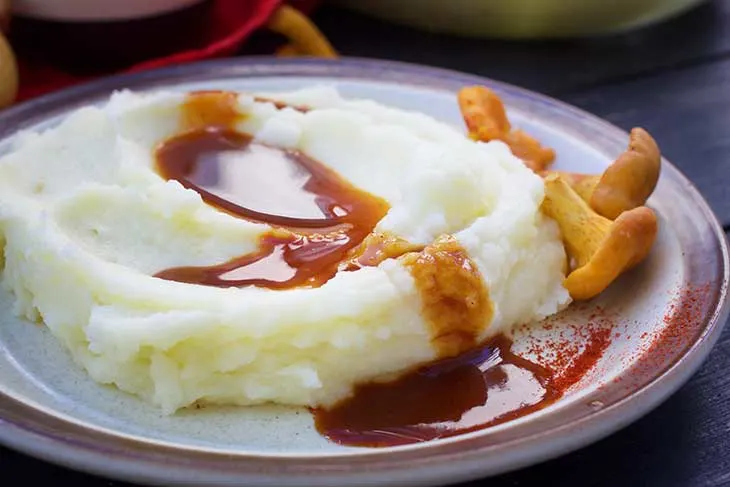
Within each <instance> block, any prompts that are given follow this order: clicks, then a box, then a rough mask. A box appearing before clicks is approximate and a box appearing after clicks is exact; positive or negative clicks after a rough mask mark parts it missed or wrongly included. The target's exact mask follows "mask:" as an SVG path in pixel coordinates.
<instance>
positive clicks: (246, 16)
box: [17, 0, 318, 101]
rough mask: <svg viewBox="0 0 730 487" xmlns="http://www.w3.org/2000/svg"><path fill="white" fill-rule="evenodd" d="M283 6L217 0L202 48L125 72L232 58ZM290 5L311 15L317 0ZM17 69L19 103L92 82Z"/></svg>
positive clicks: (25, 65)
mask: <svg viewBox="0 0 730 487" xmlns="http://www.w3.org/2000/svg"><path fill="white" fill-rule="evenodd" d="M281 3H283V2H282V0H214V4H213V7H212V8H213V10H212V14H211V15H210V21H209V22H210V23H209V26H208V27H207V28H206V29H205V30H204V32H205V33H204V35H203V36H202V38H201V45H200V46H199V47H196V48H194V49H190V50H187V51H181V52H178V53H174V54H171V55H168V56H164V57H161V58H156V59H150V60H147V61H143V62H141V63H138V64H136V65H134V66H131V67H129V68H127V69H126V70H123V72H136V71H143V70H148V69H154V68H160V67H163V66H169V65H173V64H180V63H189V62H194V61H201V60H205V59H212V58H217V57H223V56H230V55H233V54H235V53H236V51H237V50H238V49H239V48H240V47H241V46H242V45H243V43H244V42H245V41H246V39H248V38H249V36H250V35H251V34H252V33H253V32H254V31H256V30H257V29H259V28H261V27H263V26H264V25H265V24H266V21H267V20H268V19H269V17H271V15H272V14H273V13H274V12H275V11H276V9H277V7H279V5H280V4H281ZM289 3H290V4H292V5H293V6H294V7H296V8H297V9H299V10H301V11H302V12H304V13H309V12H310V11H311V10H312V9H313V8H314V7H315V6H316V4H317V3H318V0H292V1H290V2H289ZM18 69H19V72H20V91H19V93H18V98H17V101H23V100H27V99H28V98H32V97H35V96H38V95H42V94H44V93H48V92H50V91H54V90H58V89H61V88H65V87H68V86H71V85H73V84H77V83H80V82H84V81H89V80H91V79H92V78H91V77H81V76H74V75H71V74H69V73H65V72H63V71H61V70H59V69H57V68H55V67H53V66H50V65H41V64H37V63H30V62H27V61H24V60H23V59H19V60H18ZM108 74H115V73H108Z"/></svg>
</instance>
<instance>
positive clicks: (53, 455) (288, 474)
mask: <svg viewBox="0 0 730 487" xmlns="http://www.w3.org/2000/svg"><path fill="white" fill-rule="evenodd" d="M351 71H354V72H355V76H353V75H352V73H350V72H351ZM365 71H367V72H370V73H371V74H372V73H376V72H381V73H383V72H387V74H388V77H387V79H386V81H394V80H395V79H398V78H399V77H402V78H405V79H407V80H408V83H409V84H411V85H414V86H419V85H420V86H424V87H434V83H435V82H436V81H437V80H446V81H449V82H452V83H453V82H454V81H456V80H458V81H459V82H460V83H462V84H466V83H474V84H477V83H480V84H487V85H489V86H492V87H495V88H497V89H499V90H503V91H508V92H510V93H512V94H516V95H521V96H525V97H527V98H529V99H531V100H533V101H537V102H542V103H548V104H550V105H552V106H554V107H556V108H557V109H559V110H560V111H562V112H565V113H567V114H570V115H572V116H574V117H579V118H581V119H585V120H587V121H588V122H589V123H591V124H593V125H596V126H602V127H605V128H606V130H608V131H609V132H611V133H614V134H622V136H623V137H625V136H626V132H625V131H624V130H622V129H620V128H618V127H616V126H614V125H613V124H610V123H609V122H607V121H605V120H603V119H601V118H598V117H597V116H595V115H592V114H590V113H588V112H586V111H583V110H581V109H579V108H576V107H574V106H572V105H569V104H566V103H564V102H561V101H559V100H556V99H554V98H551V97H548V96H545V95H542V94H539V93H536V92H533V91H530V90H526V89H523V88H520V87H517V86H514V85H511V84H507V83H504V82H500V81H496V80H492V79H489V78H485V77H482V76H477V75H473V74H469V73H463V72H460V71H454V70H449V69H444V68H436V67H430V66H424V65H417V64H411V63H404V62H400V61H384V60H379V59H369V58H354V57H343V58H340V59H338V60H323V59H286V60H284V59H280V58H275V57H271V56H249V57H239V58H229V59H222V60H213V61H205V62H198V63H191V64H183V65H177V66H173V67H168V68H162V69H156V70H150V71H144V72H139V73H131V74H122V75H116V76H111V77H106V78H102V79H99V80H95V81H92V82H89V83H85V84H82V85H79V86H76V87H72V88H68V89H65V90H61V91H58V92H55V93H52V94H48V95H44V96H42V97H40V98H37V99H34V100H30V101H27V102H24V103H21V104H19V105H17V106H14V107H11V108H9V109H6V110H4V111H3V112H1V113H0V139H5V138H6V137H8V136H10V135H12V134H14V133H15V132H17V131H18V130H19V129H22V128H23V124H22V123H20V124H18V123H13V121H16V122H17V121H18V120H20V121H23V120H24V121H26V125H27V124H29V123H31V122H32V123H37V121H38V120H40V119H45V118H49V117H50V116H52V115H53V113H54V111H56V112H58V111H63V112H65V111H67V110H70V109H73V108H75V107H76V106H80V105H81V104H87V103H90V102H92V101H93V99H95V98H103V97H106V96H108V95H109V94H110V92H111V91H112V90H113V89H121V88H124V87H126V86H128V85H144V86H145V87H144V89H145V90H146V89H154V88H156V87H160V86H163V85H165V84H166V83H171V82H176V81H182V80H184V79H186V78H190V81H194V80H195V76H200V75H202V76H203V77H204V78H205V79H218V78H215V75H223V74H225V77H226V78H233V77H236V76H262V75H268V76H276V75H280V76H287V75H290V76H291V75H295V76H321V77H330V78H335V79H336V78H348V77H349V78H355V79H362V80H373V79H376V77H375V76H371V77H370V78H365V77H363V76H362V74H363V72H365ZM348 73H350V74H348ZM358 74H359V75H358ZM220 79H223V78H220ZM377 79H382V78H377ZM414 79H415V80H416V81H419V80H421V79H422V80H424V81H422V82H414ZM150 84H151V85H150ZM39 113H40V114H41V115H37V114H39ZM11 127H12V128H11ZM663 163H664V164H665V165H666V167H667V168H668V170H669V171H670V173H671V175H672V177H673V178H676V179H677V180H678V182H679V183H681V185H682V186H684V187H686V188H687V190H688V191H689V192H690V194H691V196H692V197H693V200H694V203H696V204H697V205H698V209H699V210H700V212H701V213H702V215H703V217H705V218H706V220H707V223H708V224H709V226H710V228H711V229H712V233H713V235H712V236H713V238H714V241H715V242H716V243H717V244H718V246H719V250H720V257H721V260H722V262H721V264H722V272H721V274H722V282H721V284H720V288H719V289H718V299H717V302H713V307H712V312H711V314H710V316H709V318H708V320H707V322H706V323H705V326H704V327H703V328H702V332H701V333H700V334H699V335H698V337H697V338H696V340H695V341H694V342H693V343H692V344H691V345H690V346H689V347H688V348H687V350H686V351H685V353H684V354H683V355H681V356H680V357H679V358H678V359H677V360H676V361H675V362H674V363H672V364H671V366H670V367H669V368H667V369H666V370H663V371H662V372H661V373H660V374H658V375H657V376H656V377H654V378H653V379H652V380H651V381H649V382H648V383H647V384H644V385H643V386H642V387H641V388H640V389H638V390H635V391H634V392H632V393H631V394H628V395H627V396H626V397H624V398H622V399H620V400H619V401H617V402H615V403H613V404H611V405H608V406H607V407H605V408H603V409H601V410H600V411H593V412H591V413H589V414H587V415H586V416H584V417H582V418H581V419H580V420H579V421H577V422H573V423H570V424H563V425H561V426H558V427H553V428H550V429H548V430H546V431H542V432H538V433H534V434H530V435H527V436H525V437H521V438H518V439H513V440H511V441H509V442H505V443H501V444H497V445H495V444H489V443H487V444H485V445H478V443H479V442H478V440H479V439H480V438H483V436H484V435H480V434H478V433H477V434H471V435H466V436H465V437H462V436H457V437H453V438H451V439H449V441H445V442H438V443H432V444H427V443H424V444H420V445H418V446H415V447H401V448H394V449H390V448H389V449H375V450H367V451H361V450H357V451H351V452H342V453H328V454H324V455H323V454H315V455H306V454H283V455H275V454H257V455H249V454H239V455H237V456H236V459H237V460H238V461H237V462H235V463H237V464H242V463H251V462H254V463H255V462H259V463H262V462H263V463H267V462H270V461H275V462H276V461H278V462H282V461H284V460H287V461H289V462H297V463H301V462H322V461H323V460H325V459H327V460H331V461H333V462H334V463H333V464H332V465H327V466H322V465H320V466H314V467H312V466H311V465H310V466H309V467H312V468H310V469H309V470H316V471H315V472H310V471H308V470H307V469H306V464H304V469H305V471H302V470H300V468H302V466H301V465H300V466H299V468H291V467H292V466H291V465H287V466H282V465H278V467H277V466H276V465H274V468H275V469H276V470H277V472H278V475H276V476H274V477H272V476H271V474H270V471H271V470H266V469H265V468H261V467H262V466H259V467H258V468H257V467H256V466H255V465H254V466H253V468H249V469H246V468H243V469H233V470H232V471H231V472H230V473H229V474H228V475H229V477H228V478H230V479H238V480H243V479H245V480H247V481H248V482H249V485H311V483H312V482H314V481H317V483H318V484H320V485H330V484H331V485H343V481H346V482H347V484H348V485H355V483H356V482H363V483H367V482H368V481H369V479H370V480H372V479H377V478H378V476H379V475H382V473H383V472H384V471H385V472H387V473H389V474H391V477H389V482H391V483H392V482H394V481H396V476H393V475H392V474H393V472H399V476H400V477H398V478H400V479H401V480H402V481H403V482H408V483H415V482H416V481H418V482H421V483H422V484H424V485H425V484H426V483H429V484H435V483H438V482H443V481H446V482H450V483H451V482H454V481H461V480H470V479H473V478H477V477H481V476H483V475H485V473H484V472H483V471H481V470H479V469H475V466H474V461H475V460H477V459H478V456H477V457H475V454H476V453H481V454H482V455H483V454H484V453H485V450H489V449H493V448H496V447H505V446H506V447H510V448H512V449H513V450H514V449H516V451H514V452H513V459H512V461H510V462H508V464H505V465H502V466H501V467H497V468H494V467H493V468H491V469H490V470H489V474H490V475H493V474H497V473H503V472H506V471H509V470H513V469H515V468H519V467H522V466H525V465H527V464H532V463H537V462H540V461H544V460H547V459H549V458H553V457H556V456H559V455H562V454H565V453H568V452H570V451H573V450H575V449H578V448H580V447H582V446H585V445H587V444H589V443H592V442H594V441H597V440H599V439H601V438H603V437H605V436H607V435H608V434H610V433H612V432H613V431H616V430H617V429H619V428H622V427H623V426H625V425H627V424H629V423H630V422H633V421H635V420H636V419H638V418H639V417H641V416H643V415H644V414H646V413H647V412H649V411H650V410H652V409H654V408H655V407H656V406H657V405H658V404H660V403H661V402H663V401H664V399H666V398H667V397H668V396H669V395H670V394H671V393H673V392H674V391H676V390H677V389H678V388H679V387H680V386H681V385H683V384H684V383H685V382H686V381H687V380H688V379H689V377H690V376H691V375H693V374H694V372H695V371H696V370H697V369H698V368H699V366H700V365H701V364H702V363H703V362H704V360H705V358H706V357H707V355H708V354H709V351H710V350H711V348H712V347H713V346H714V344H715V343H716V341H717V339H718V338H719V335H720V332H721V331H722V329H723V327H724V326H725V322H726V320H727V316H728V312H729V303H728V281H729V280H730V265H729V258H728V246H727V238H726V235H725V233H724V230H723V229H722V226H721V225H720V223H719V221H718V219H717V217H716V215H715V214H714V213H713V212H712V210H711V209H710V207H709V205H708V204H707V202H706V200H705V199H704V197H703V196H702V195H701V193H700V192H699V191H698V190H697V188H696V187H695V186H694V184H693V183H691V182H690V181H689V180H688V179H687V178H686V177H685V176H684V174H682V173H681V172H680V171H679V170H678V169H677V168H676V167H675V166H673V165H672V164H671V163H669V162H668V161H666V160H664V161H663ZM665 172H666V171H665ZM642 398H643V400H641V399H642ZM13 403H18V401H16V400H15V399H12V398H9V397H8V396H5V395H4V394H2V393H0V443H2V444H5V445H6V446H9V447H11V448H14V449H16V450H19V451H22V452H24V453H27V454H30V455H33V456H36V457H39V458H42V459H44V460H46V461H49V462H52V463H58V464H62V465H64V466H67V467H71V468H74V469H78V470H83V471H87V472H90V473H94V474H97V475H102V476H104V477H113V478H119V479H124V480H130V479H131V480H136V481H144V482H148V483H158V482H165V481H168V480H169V479H170V474H171V473H172V472H170V465H171V464H172V463H171V459H170V458H169V457H167V456H165V455H160V453H159V452H149V451H145V452H144V453H145V454H144V455H140V454H139V451H138V446H139V445H136V443H138V441H137V440H131V442H130V441H127V440H125V439H121V440H120V437H119V436H116V435H114V434H111V435H110V434H108V433H106V432H102V431H101V430H98V431H94V432H93V433H94V434H95V435H97V436H99V437H98V438H94V439H95V440H96V441H97V443H95V442H94V441H93V440H94V439H92V441H91V442H90V444H88V443H86V442H84V441H80V440H81V439H80V438H79V437H78V436H76V435H58V434H54V430H53V428H50V430H49V429H48V424H49V423H50V424H51V426H58V425H55V424H54V422H57V421H58V422H61V421H60V420H58V419H57V417H56V416H54V415H51V417H50V418H49V417H47V416H48V414H47V413H44V412H43V411H42V410H40V409H36V410H34V411H31V413H32V414H28V412H27V411H26V412H25V414H24V415H21V419H18V418H12V417H11V418H10V419H8V416H9V415H8V411H9V410H10V411H15V410H16V409H20V410H21V412H22V410H23V408H26V409H27V406H26V405H24V404H13ZM634 403H639V404H640V405H641V407H638V408H634V409H633V410H631V405H632V404H634ZM627 410H628V412H627ZM3 413H4V414H3ZM44 420H45V421H46V423H43V421H44ZM34 421H39V422H40V423H39V422H34ZM60 426H61V427H63V426H66V427H69V426H72V429H73V427H77V428H81V429H82V430H83V429H84V427H83V426H79V425H78V424H71V425H68V424H65V423H64V424H62V425H60ZM568 432H570V433H568ZM81 433H82V436H83V431H82V432H81ZM87 433H88V431H87ZM98 433H101V434H98ZM556 434H558V435H561V436H565V437H568V438H569V441H563V444H562V446H560V447H555V445H554V444H553V445H552V447H551V448H545V445H542V448H541V449H540V448H538V447H540V446H541V445H540V442H541V441H542V442H543V443H544V442H545V438H546V437H551V436H554V435H556ZM99 438H101V440H100V439H99ZM39 440H40V441H39ZM105 441H115V442H117V443H122V444H121V445H117V450H116V451H114V449H112V448H109V447H108V445H107V444H106V443H104V442H105ZM127 443H133V444H127ZM143 443H144V444H145V445H147V446H148V447H150V448H153V447H154V448H160V447H161V448H163V449H165V450H171V451H173V452H177V453H180V452H182V453H186V454H189V455H197V456H201V455H202V456H204V457H207V456H210V455H213V456H221V454H220V453H214V452H206V451H205V449H202V448H191V447H181V446H175V445H172V444H166V445H164V446H161V443H160V442H152V441H149V440H147V441H143ZM473 443H477V445H476V446H477V447H478V448H476V449H468V448H469V446H470V445H472V444H473ZM525 443H527V444H526V445H524V444H525ZM105 446H106V447H107V448H104V447H105ZM460 446H461V448H459V447H460ZM465 449H467V451H466V452H465V451H464V450H465ZM520 449H522V450H523V451H520ZM434 450H436V454H431V453H432V452H433V451H434ZM528 452H529V454H528ZM110 453H114V455H117V456H111V455H110ZM403 453H405V454H406V455H405V458H402V457H403ZM419 453H422V454H423V455H419ZM467 454H468V455H467ZM467 457H468V458H467ZM343 459H344V460H345V462H346V464H345V467H346V469H345V470H344V471H343V470H341V468H342V465H337V463H341V462H342V460H343ZM361 459H365V464H362V463H363V462H362V461H361ZM372 459H376V460H378V461H381V462H382V461H383V460H384V461H385V463H386V464H389V465H390V467H389V468H390V470H387V469H386V470H383V468H384V467H383V465H382V464H379V465H373V464H368V463H367V461H368V460H372ZM197 460H198V461H200V462H209V461H210V460H211V459H208V458H199V459H197ZM355 460H358V461H360V464H357V465H356V464H355ZM424 460H426V463H428V462H429V461H431V462H432V463H439V464H443V463H447V464H450V465H449V467H448V468H447V469H446V470H448V474H446V471H445V470H443V468H444V467H443V466H442V470H441V471H440V472H435V473H436V474H434V471H435V467H434V466H433V465H431V466H430V468H423V469H422V470H421V471H420V472H417V473H413V471H411V472H410V473H409V472H407V471H406V470H408V469H412V470H417V469H416V468H414V467H415V466H414V465H407V466H404V465H403V462H405V461H410V462H412V463H413V462H416V463H421V464H422V463H423V462H424ZM178 463H180V462H178ZM182 463H185V462H182ZM215 463H216V462H209V464H208V465H207V466H203V465H198V466H195V465H191V464H189V463H185V467H186V468H181V469H180V470H179V471H177V472H174V473H173V475H182V476H181V477H180V479H186V478H187V479H189V478H190V472H197V473H198V474H200V473H203V472H207V473H208V474H210V473H212V471H213V470H212V469H211V467H213V468H214V467H216V465H214V464H215ZM399 465H400V468H398V466H399ZM176 466H177V465H176ZM347 467H349V470H348V468H347ZM352 467H355V468H354V472H353V468H352ZM465 467H467V468H465ZM290 469H291V470H290ZM335 477H336V478H335ZM200 478H205V477H200ZM222 478H223V477H221V479H222ZM333 479H334V482H333Z"/></svg>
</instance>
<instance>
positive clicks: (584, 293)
mask: <svg viewBox="0 0 730 487" xmlns="http://www.w3.org/2000/svg"><path fill="white" fill-rule="evenodd" d="M542 210H543V212H544V213H545V214H546V215H547V216H548V217H550V218H552V219H553V220H555V221H556V222H557V224H558V226H559V227H560V231H561V234H562V236H563V241H564V244H565V248H566V250H567V252H568V256H569V257H570V259H571V268H572V269H573V270H572V271H571V272H570V273H569V274H568V276H567V277H566V278H565V281H564V283H563V285H564V286H565V288H566V289H567V290H568V292H569V293H570V295H571V297H572V298H573V299H575V300H584V299H590V298H592V297H594V296H596V295H598V294H599V293H601V292H602V291H603V290H604V289H606V288H607V287H608V286H609V285H610V284H611V283H612V282H613V281H614V280H615V279H616V278H617V277H618V276H619V275H621V274H622V273H623V272H624V271H626V270H628V269H630V268H632V267H634V266H635V265H637V264H638V263H639V262H641V261H642V260H643V259H644V258H645V257H646V256H647V255H648V253H649V251H650V250H651V247H652V245H653V243H654V240H655V238H656V233H657V219H656V215H655V214H654V212H653V211H652V210H651V209H650V208H647V207H645V206H642V207H637V208H633V209H631V210H628V211H626V212H624V213H622V214H621V215H620V216H619V217H618V218H617V219H616V221H611V220H609V219H608V218H605V217H603V216H601V215H599V214H598V213H596V212H594V211H593V210H592V209H591V208H590V207H589V206H588V204H587V203H586V202H585V201H584V200H583V199H582V198H581V197H580V196H579V195H578V193H577V192H576V191H575V190H573V189H572V188H571V187H570V186H569V185H568V183H567V182H566V181H565V180H563V179H562V177H561V176H560V175H558V174H550V175H548V176H547V177H546V178H545V199H544V200H543V204H542Z"/></svg>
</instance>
